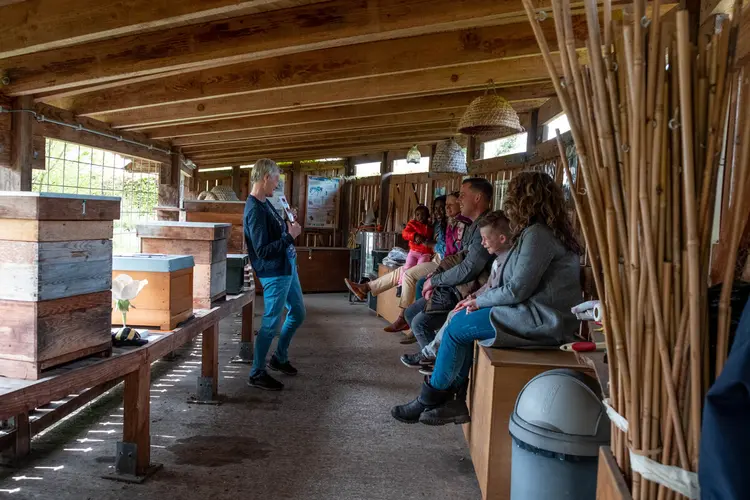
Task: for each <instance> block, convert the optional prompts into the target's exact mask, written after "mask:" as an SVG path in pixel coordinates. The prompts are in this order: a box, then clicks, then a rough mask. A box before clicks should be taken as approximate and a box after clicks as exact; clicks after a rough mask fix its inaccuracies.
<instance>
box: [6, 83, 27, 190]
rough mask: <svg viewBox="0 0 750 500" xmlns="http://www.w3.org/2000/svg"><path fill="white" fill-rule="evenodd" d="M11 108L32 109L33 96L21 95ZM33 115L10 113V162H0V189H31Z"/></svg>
mask: <svg viewBox="0 0 750 500" xmlns="http://www.w3.org/2000/svg"><path fill="white" fill-rule="evenodd" d="M11 109H14V110H22V109H27V110H33V109H34V98H33V97H32V96H21V97H17V98H16V99H14V100H13V103H12V104H11ZM33 122H34V116H33V115H32V114H31V113H19V112H17V113H13V114H12V115H11V130H10V135H11V140H10V149H11V151H10V164H9V165H1V164H0V191H31V169H32V167H33V164H34V132H33Z"/></svg>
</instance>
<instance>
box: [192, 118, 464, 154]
mask: <svg viewBox="0 0 750 500" xmlns="http://www.w3.org/2000/svg"><path fill="white" fill-rule="evenodd" d="M454 133H455V130H454V129H452V128H451V126H450V123H441V124H436V125H435V126H430V127H414V128H395V129H393V130H386V129H381V130H378V131H373V132H370V133H364V134H363V133H361V132H360V133H356V132H354V133H350V134H348V135H347V134H342V133H338V134H320V135H318V136H309V137H305V136H295V137H285V138H283V139H270V140H268V139H265V140H256V141H247V142H242V143H238V144H235V145H232V146H231V147H226V146H225V147H224V148H223V149H210V150H205V149H204V150H197V151H191V152H190V153H189V154H190V159H191V160H193V161H198V160H200V159H205V158H218V157H222V156H232V155H234V156H236V155H237V154H238V153H244V152H246V151H254V150H257V149H265V148H275V149H278V148H283V147H301V146H309V147H315V146H317V145H324V144H334V145H338V144H350V143H357V144H360V143H363V142H368V141H370V142H375V141H381V140H385V139H390V140H399V139H403V138H408V137H412V136H419V135H430V136H443V137H444V138H446V139H447V138H448V137H450V136H451V135H453V134H454Z"/></svg>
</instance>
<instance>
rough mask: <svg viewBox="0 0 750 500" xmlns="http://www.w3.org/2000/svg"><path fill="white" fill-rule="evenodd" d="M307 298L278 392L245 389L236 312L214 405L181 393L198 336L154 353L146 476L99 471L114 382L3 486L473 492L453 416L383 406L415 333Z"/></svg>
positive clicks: (404, 390)
mask: <svg viewBox="0 0 750 500" xmlns="http://www.w3.org/2000/svg"><path fill="white" fill-rule="evenodd" d="M305 301H306V304H307V309H308V316H307V321H306V323H305V324H304V326H303V327H302V328H301V329H300V331H299V332H298V333H297V337H296V338H295V341H294V343H293V344H292V349H291V361H292V362H293V363H294V365H295V366H296V367H297V368H298V369H299V370H300V375H299V376H298V377H296V378H289V377H284V376H283V375H280V378H282V377H283V381H284V382H285V383H286V388H285V390H284V391H283V392H280V393H268V392H263V391H259V390H257V389H250V388H249V387H247V386H246V385H245V379H246V376H247V371H248V367H246V366H245V365H231V364H229V363H228V360H229V359H230V358H231V357H232V356H233V355H235V354H236V351H237V342H238V341H239V340H238V335H239V334H238V332H239V328H240V319H239V318H237V317H232V318H228V319H226V320H225V321H223V322H222V324H221V344H220V353H219V361H220V366H221V370H222V372H221V379H220V381H219V390H220V393H221V394H222V395H223V397H224V404H222V405H221V406H218V407H215V406H196V405H188V404H187V403H186V401H187V399H188V397H189V395H190V394H191V392H192V391H193V388H194V387H195V376H196V374H197V373H198V372H199V367H200V357H199V356H200V339H197V340H196V342H195V343H194V344H192V345H190V346H186V347H185V348H184V349H182V350H181V351H179V352H178V355H177V356H176V357H175V359H173V360H171V361H167V360H162V361H160V362H159V363H157V364H156V365H154V373H153V375H152V376H153V379H154V380H153V382H152V400H151V405H152V406H151V435H152V441H151V443H152V450H151V457H152V461H153V462H159V463H163V464H164V469H163V470H162V471H160V472H159V473H157V474H156V475H155V476H154V477H153V478H151V479H150V480H149V481H148V482H146V483H145V484H142V485H131V484H123V483H118V482H112V481H107V480H104V479H101V478H100V476H101V475H102V474H106V473H107V472H108V471H111V470H112V468H113V461H114V458H113V455H114V450H115V442H116V441H117V440H119V439H120V438H121V428H122V394H121V387H119V388H117V389H115V390H114V391H113V392H111V393H110V394H109V395H108V396H106V397H104V398H102V399H100V400H99V401H97V402H96V403H94V404H93V405H91V406H89V407H87V408H86V409H84V410H83V411H82V412H80V413H79V414H78V415H76V416H75V417H74V418H71V419H69V420H67V421H65V422H64V423H63V424H61V425H60V426H58V427H56V428H54V429H53V430H52V431H50V432H48V433H46V434H44V435H42V436H41V437H38V438H37V439H35V440H34V442H33V456H32V458H31V460H30V461H29V462H28V463H26V464H25V465H23V466H22V467H20V468H17V469H8V468H0V497H2V498H12V499H55V500H63V499H76V500H79V499H81V500H84V499H92V500H94V499H95V500H109V499H127V500H132V499H134V498H146V499H163V500H166V499H172V498H179V499H191V498H196V499H197V498H201V499H203V498H209V499H210V500H223V499H232V500H236V499H237V498H243V499H250V500H252V499H272V500H275V499H305V500H316V499H321V500H322V499H326V500H329V499H345V500H348V499H383V500H386V499H388V500H390V499H401V498H429V499H430V500H441V499H451V500H455V499H462V500H463V499H479V498H481V495H480V492H479V487H478V484H477V481H476V477H475V476H474V470H473V467H472V464H471V459H470V457H469V454H468V450H467V447H466V444H465V442H464V439H463V434H462V433H461V429H460V428H459V427H457V426H446V427H440V428H432V427H427V426H424V425H419V424H417V425H405V424H400V423H398V422H396V421H394V420H393V419H392V418H391V416H390V413H389V410H390V407H391V406H392V405H394V404H400V403H403V402H406V401H408V400H410V399H411V398H413V397H414V396H415V395H416V393H417V391H418V389H419V384H420V382H421V376H420V375H419V374H418V373H417V372H416V371H415V370H409V369H407V368H405V367H404V366H403V365H402V364H401V363H400V362H399V359H398V357H399V355H400V354H402V353H403V352H411V351H412V350H413V347H414V346H406V348H404V346H401V345H399V343H398V338H399V337H398V336H394V335H391V334H387V333H384V332H383V331H382V327H383V326H384V321H383V320H382V319H380V318H376V317H375V316H374V315H373V314H372V313H370V312H369V311H368V310H367V309H366V308H365V307H364V306H362V305H350V304H349V303H348V302H347V300H346V296H345V295H344V294H332V295H308V296H306V298H305ZM256 311H262V307H261V306H260V304H259V306H258V307H256ZM258 314H259V312H258ZM257 325H258V320H257V319H256V327H257ZM397 335H398V334H397ZM61 466H62V467H61Z"/></svg>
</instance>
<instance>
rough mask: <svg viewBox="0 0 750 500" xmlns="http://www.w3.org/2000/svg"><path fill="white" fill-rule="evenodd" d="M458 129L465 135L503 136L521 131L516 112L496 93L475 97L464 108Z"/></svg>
mask: <svg viewBox="0 0 750 500" xmlns="http://www.w3.org/2000/svg"><path fill="white" fill-rule="evenodd" d="M458 130H459V132H461V133H462V134H466V135H479V136H484V135H491V136H493V137H497V138H500V137H505V136H509V135H513V134H517V133H519V132H523V130H524V129H523V127H522V126H521V123H520V121H519V120H518V113H516V110H515V109H513V107H512V106H511V105H510V103H509V102H508V101H506V100H505V99H504V98H502V97H500V96H499V95H497V94H486V95H483V96H481V97H477V98H476V99H474V100H473V101H471V104H469V107H468V108H466V112H465V113H464V116H463V117H462V118H461V121H460V122H459V124H458Z"/></svg>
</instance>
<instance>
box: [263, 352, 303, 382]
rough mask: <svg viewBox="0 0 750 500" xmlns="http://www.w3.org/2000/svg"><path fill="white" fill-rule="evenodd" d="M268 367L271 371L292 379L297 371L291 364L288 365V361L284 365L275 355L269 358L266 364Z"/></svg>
mask: <svg viewBox="0 0 750 500" xmlns="http://www.w3.org/2000/svg"><path fill="white" fill-rule="evenodd" d="M268 367H269V368H270V369H271V370H274V371H277V372H281V373H283V374H284V375H289V376H292V377H293V376H295V375H297V369H296V368H295V367H293V366H292V364H291V363H289V361H287V362H286V363H282V362H280V361H279V358H277V357H276V355H274V356H271V360H270V361H269V362H268Z"/></svg>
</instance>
